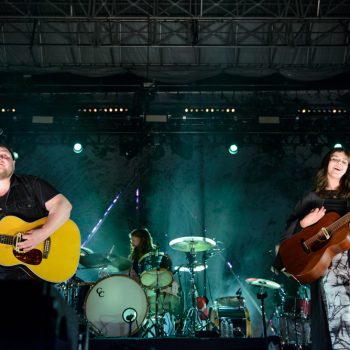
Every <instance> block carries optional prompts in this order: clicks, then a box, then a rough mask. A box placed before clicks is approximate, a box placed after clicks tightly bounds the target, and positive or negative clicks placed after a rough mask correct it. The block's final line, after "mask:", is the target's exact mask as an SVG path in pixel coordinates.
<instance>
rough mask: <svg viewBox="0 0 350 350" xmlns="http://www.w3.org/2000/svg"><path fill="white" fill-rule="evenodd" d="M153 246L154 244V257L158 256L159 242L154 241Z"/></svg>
mask: <svg viewBox="0 0 350 350" xmlns="http://www.w3.org/2000/svg"><path fill="white" fill-rule="evenodd" d="M154 246H155V248H156V251H155V254H154V255H155V256H156V257H158V256H159V243H158V242H156V243H155V244H154Z"/></svg>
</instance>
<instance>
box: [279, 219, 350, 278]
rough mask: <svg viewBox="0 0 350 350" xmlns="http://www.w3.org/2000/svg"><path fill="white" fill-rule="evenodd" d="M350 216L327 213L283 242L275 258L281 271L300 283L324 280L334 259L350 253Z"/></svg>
mask: <svg viewBox="0 0 350 350" xmlns="http://www.w3.org/2000/svg"><path fill="white" fill-rule="evenodd" d="M349 222H350V212H349V213H347V214H346V215H344V216H342V217H340V215H338V214H337V213H334V212H329V213H327V214H326V215H325V216H324V217H323V218H322V219H321V220H320V221H318V222H317V223H316V224H314V225H312V226H309V227H306V228H304V229H303V230H302V231H300V232H299V233H297V234H295V235H294V236H292V237H291V238H289V239H287V240H285V241H283V242H282V243H281V245H280V248H279V251H278V255H279V257H280V259H281V261H282V265H283V266H284V271H286V272H287V273H289V274H290V275H292V276H293V277H294V278H296V279H297V280H298V281H299V282H301V283H311V282H313V281H315V280H317V279H318V278H320V277H322V276H324V275H325V274H326V272H327V269H328V267H329V265H330V264H331V262H332V259H333V257H334V256H335V255H337V254H338V253H340V252H343V251H346V250H348V249H350V229H349Z"/></svg>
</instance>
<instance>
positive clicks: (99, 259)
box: [79, 253, 110, 268]
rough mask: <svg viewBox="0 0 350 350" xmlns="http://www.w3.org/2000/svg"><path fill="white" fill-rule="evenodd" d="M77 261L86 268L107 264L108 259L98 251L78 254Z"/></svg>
mask: <svg viewBox="0 0 350 350" xmlns="http://www.w3.org/2000/svg"><path fill="white" fill-rule="evenodd" d="M79 263H80V264H81V265H83V266H84V267H87V268H95V267H103V266H107V265H108V264H109V263H110V261H109V260H108V259H107V258H106V257H105V256H104V255H102V254H100V253H92V254H85V255H80V260H79Z"/></svg>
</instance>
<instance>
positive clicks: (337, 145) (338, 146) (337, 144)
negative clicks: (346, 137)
mask: <svg viewBox="0 0 350 350" xmlns="http://www.w3.org/2000/svg"><path fill="white" fill-rule="evenodd" d="M333 148H343V145H342V144H341V143H336V144H334V146H333Z"/></svg>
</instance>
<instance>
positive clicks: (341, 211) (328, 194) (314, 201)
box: [275, 148, 350, 350]
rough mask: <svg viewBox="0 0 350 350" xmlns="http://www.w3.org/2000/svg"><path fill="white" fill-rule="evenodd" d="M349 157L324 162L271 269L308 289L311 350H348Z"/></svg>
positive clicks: (338, 154) (338, 151) (337, 155)
mask: <svg viewBox="0 0 350 350" xmlns="http://www.w3.org/2000/svg"><path fill="white" fill-rule="evenodd" d="M349 161H350V152H349V151H348V150H346V149H344V148H334V149H332V150H331V151H330V152H328V153H327V154H326V156H325V157H324V158H323V161H322V163H321V166H320V168H319V170H318V172H317V174H316V179H315V189H314V190H313V191H312V192H310V193H309V194H307V195H306V196H305V197H303V198H302V199H301V200H300V201H299V202H298V203H297V205H296V207H295V209H294V211H293V213H292V215H291V216H290V217H289V219H288V221H287V230H286V232H285V234H284V237H283V240H282V243H281V245H280V247H279V251H278V255H277V259H276V262H275V267H277V269H279V270H281V269H282V268H284V270H285V271H286V272H287V273H289V274H290V275H292V276H293V277H294V278H296V279H297V280H299V281H300V282H302V283H310V284H311V341H312V349H314V350H316V349H317V350H329V349H350V266H349V265H350V259H349V249H350V237H349V236H350V229H349V222H350V168H349Z"/></svg>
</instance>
